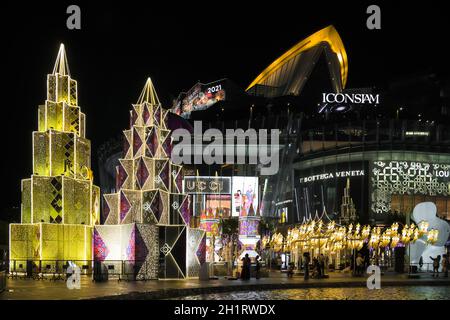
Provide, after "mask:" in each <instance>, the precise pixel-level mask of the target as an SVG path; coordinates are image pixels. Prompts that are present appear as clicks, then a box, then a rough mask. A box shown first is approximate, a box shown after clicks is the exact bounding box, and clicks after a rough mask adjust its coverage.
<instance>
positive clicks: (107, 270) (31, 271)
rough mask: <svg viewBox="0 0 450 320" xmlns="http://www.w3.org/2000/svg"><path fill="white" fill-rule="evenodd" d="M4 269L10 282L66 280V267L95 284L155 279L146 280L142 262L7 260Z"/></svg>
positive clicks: (146, 267)
mask: <svg viewBox="0 0 450 320" xmlns="http://www.w3.org/2000/svg"><path fill="white" fill-rule="evenodd" d="M7 266H8V270H7V271H8V277H9V278H12V279H16V278H31V279H35V280H66V279H67V275H68V268H69V267H70V266H73V267H74V266H76V267H78V268H79V269H80V274H81V275H82V276H92V277H93V280H96V281H104V280H109V279H117V280H154V279H156V278H149V277H148V276H147V274H148V273H147V269H149V268H150V265H149V263H148V262H146V261H144V260H143V261H137V260H107V261H95V260H10V261H9V262H8V263H7ZM139 270H141V272H139V273H138V271H139ZM149 270H150V269H149ZM142 271H143V272H142Z"/></svg>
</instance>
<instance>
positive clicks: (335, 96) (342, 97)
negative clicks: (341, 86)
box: [322, 93, 380, 104]
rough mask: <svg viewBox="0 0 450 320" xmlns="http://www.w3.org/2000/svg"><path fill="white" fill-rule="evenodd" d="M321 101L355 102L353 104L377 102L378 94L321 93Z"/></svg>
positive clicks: (378, 101) (378, 99)
mask: <svg viewBox="0 0 450 320" xmlns="http://www.w3.org/2000/svg"><path fill="white" fill-rule="evenodd" d="M322 102H323V103H355V104H365V103H369V104H379V103H380V95H379V94H369V93H351V94H349V93H322Z"/></svg>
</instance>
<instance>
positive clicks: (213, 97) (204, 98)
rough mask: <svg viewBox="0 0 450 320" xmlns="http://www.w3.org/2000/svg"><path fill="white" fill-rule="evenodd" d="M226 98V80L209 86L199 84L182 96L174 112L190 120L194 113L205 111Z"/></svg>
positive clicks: (176, 103) (175, 104)
mask: <svg viewBox="0 0 450 320" xmlns="http://www.w3.org/2000/svg"><path fill="white" fill-rule="evenodd" d="M225 97H226V90H225V81H224V80H219V81H215V82H211V83H207V84H202V83H197V84H196V85H194V86H193V87H192V88H191V89H190V90H189V91H188V92H185V93H181V94H180V96H179V97H178V99H177V100H176V101H175V103H174V106H173V108H172V112H173V113H176V114H178V115H180V116H182V117H185V118H188V117H189V115H190V114H191V112H192V111H199V110H205V109H207V108H209V107H211V106H212V105H213V104H215V103H217V102H218V101H222V100H225Z"/></svg>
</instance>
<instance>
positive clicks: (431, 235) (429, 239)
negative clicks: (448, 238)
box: [427, 229, 439, 244]
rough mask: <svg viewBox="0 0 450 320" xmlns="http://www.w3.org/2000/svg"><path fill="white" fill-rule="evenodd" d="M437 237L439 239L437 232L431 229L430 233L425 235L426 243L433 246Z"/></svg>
mask: <svg viewBox="0 0 450 320" xmlns="http://www.w3.org/2000/svg"><path fill="white" fill-rule="evenodd" d="M438 237H439V230H437V229H431V230H430V231H428V234H427V243H429V244H435V243H436V241H437V239H438Z"/></svg>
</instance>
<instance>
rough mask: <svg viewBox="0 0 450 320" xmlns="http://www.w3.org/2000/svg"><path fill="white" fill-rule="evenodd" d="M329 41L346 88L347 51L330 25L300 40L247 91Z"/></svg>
mask: <svg viewBox="0 0 450 320" xmlns="http://www.w3.org/2000/svg"><path fill="white" fill-rule="evenodd" d="M323 42H325V43H327V44H328V45H329V47H330V49H331V51H332V52H333V53H335V54H336V56H337V59H338V60H339V65H340V75H341V79H340V80H341V84H342V88H345V85H346V83H347V72H348V62H347V53H346V52H345V48H344V44H343V43H342V40H341V37H340V36H339V34H338V32H337V31H336V29H335V28H334V26H332V25H330V26H328V27H326V28H323V29H322V30H320V31H317V32H316V33H314V34H312V35H310V36H309V37H308V38H306V39H304V40H302V41H300V42H299V43H297V44H296V45H295V46H293V47H292V48H291V49H289V50H288V51H287V52H285V53H284V54H283V55H282V56H280V57H279V58H278V59H276V60H275V61H274V62H272V63H271V64H270V65H269V66H268V67H267V68H266V69H265V70H264V71H263V72H261V74H260V75H259V76H257V77H256V79H255V80H253V82H252V83H251V84H250V85H249V86H248V88H247V89H246V91H248V90H249V89H250V88H252V87H253V86H255V85H257V84H263V83H264V81H265V80H266V79H268V78H269V77H270V76H271V75H273V74H274V73H275V72H276V71H277V70H279V69H280V68H281V67H283V66H284V65H286V64H287V63H288V62H289V61H290V60H291V59H294V58H296V57H297V56H298V55H300V54H301V53H303V52H305V51H307V50H309V49H311V48H313V47H315V46H317V45H319V44H321V43H323Z"/></svg>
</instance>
